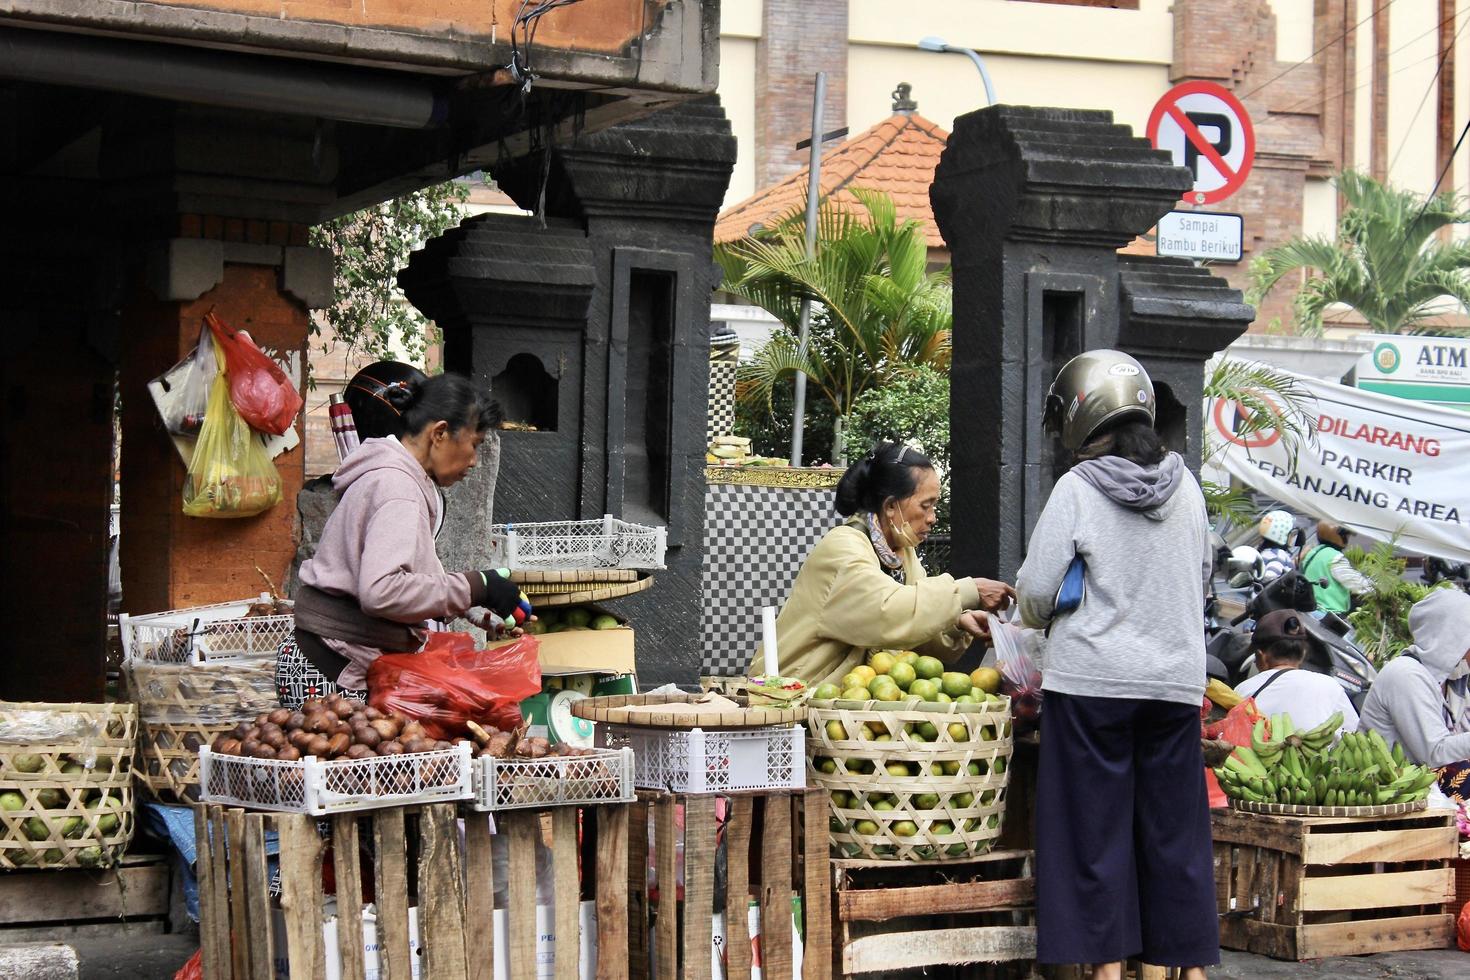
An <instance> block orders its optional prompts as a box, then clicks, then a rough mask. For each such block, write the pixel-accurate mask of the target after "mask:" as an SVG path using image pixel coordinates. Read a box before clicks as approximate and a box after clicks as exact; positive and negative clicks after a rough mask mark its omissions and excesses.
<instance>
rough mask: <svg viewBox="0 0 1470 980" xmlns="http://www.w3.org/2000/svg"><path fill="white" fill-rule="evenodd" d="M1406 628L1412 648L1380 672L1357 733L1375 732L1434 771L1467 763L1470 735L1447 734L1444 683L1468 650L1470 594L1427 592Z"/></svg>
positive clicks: (1442, 590)
mask: <svg viewBox="0 0 1470 980" xmlns="http://www.w3.org/2000/svg"><path fill="white" fill-rule="evenodd" d="M1409 629H1410V630H1411V631H1412V632H1413V634H1414V645H1413V646H1411V647H1408V648H1407V649H1405V650H1404V652H1403V653H1402V654H1400V655H1399V656H1398V657H1396V658H1395V659H1394V660H1392V661H1390V662H1389V664H1388V666H1386V667H1384V668H1383V669H1382V670H1381V671H1379V672H1378V680H1376V681H1374V682H1373V689H1372V690H1371V691H1369V692H1368V697H1367V699H1366V700H1365V701H1364V702H1363V713H1362V717H1361V719H1360V720H1359V722H1358V731H1360V732H1366V731H1367V730H1368V729H1370V728H1372V729H1375V730H1376V731H1377V732H1378V734H1380V735H1382V736H1383V740H1384V741H1386V742H1387V743H1388V745H1389V747H1390V748H1392V747H1393V745H1394V743H1395V742H1397V743H1400V744H1402V745H1403V747H1404V754H1405V755H1407V756H1408V757H1409V758H1410V759H1411V760H1412V761H1414V762H1417V763H1420V764H1421V765H1427V766H1433V767H1435V768H1438V767H1439V766H1443V765H1448V764H1449V763H1451V762H1460V761H1462V760H1465V759H1470V732H1462V733H1460V734H1455V733H1453V732H1451V731H1450V727H1449V725H1448V724H1447V723H1446V721H1445V697H1444V682H1445V681H1447V680H1448V679H1449V676H1450V674H1452V673H1453V672H1454V670H1455V667H1456V666H1457V665H1458V664H1459V663H1460V661H1462V660H1464V659H1465V654H1466V652H1470V595H1467V594H1466V593H1464V592H1461V591H1460V590H1459V589H1441V590H1439V591H1437V592H1431V593H1430V594H1429V595H1427V596H1425V597H1424V598H1423V599H1420V600H1419V601H1418V602H1416V603H1414V606H1413V608H1412V609H1410V610H1409ZM1411 655H1412V656H1411ZM1415 657H1417V658H1418V659H1417V660H1416V659H1414V658H1415Z"/></svg>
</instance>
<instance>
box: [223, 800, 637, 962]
mask: <svg viewBox="0 0 1470 980" xmlns="http://www.w3.org/2000/svg"><path fill="white" fill-rule="evenodd" d="M628 809H629V804H618V805H611V806H601V807H591V808H588V809H586V810H583V811H579V810H578V809H577V808H575V807H562V808H559V809H557V810H553V811H551V812H549V813H547V814H542V813H537V812H534V811H530V810H517V811H513V812H510V813H507V814H503V815H501V816H500V817H499V818H498V820H497V832H498V833H499V834H501V835H504V837H505V838H506V840H507V845H508V858H509V869H508V873H507V877H508V880H507V883H506V884H507V888H508V897H507V902H506V917H507V933H506V942H507V945H508V949H505V950H501V951H500V955H501V957H502V958H505V957H508V960H507V966H508V970H509V975H510V976H512V977H517V978H520V977H527V978H530V977H535V976H536V969H537V968H536V959H537V928H536V843H537V841H538V839H541V838H543V837H546V836H550V839H551V843H553V844H554V845H560V846H553V847H552V848H551V855H552V858H551V860H552V873H553V875H554V878H555V883H556V892H557V894H558V896H567V895H571V896H573V899H574V900H572V901H558V902H557V903H556V906H555V912H554V914H555V925H554V928H555V931H556V935H557V936H558V939H557V942H556V944H555V970H556V977H557V980H576V977H577V975H578V954H579V949H580V938H581V937H580V931H581V930H580V921H579V917H580V904H581V900H582V899H584V898H594V897H595V900H596V902H597V906H598V916H597V945H598V948H599V949H601V950H614V951H622V950H625V949H626V948H627V946H628V916H627V914H626V906H627V891H626V888H627V877H628V875H627V871H626V862H627V856H628V852H627V847H626V842H627V826H628ZM579 813H580V821H579ZM459 816H460V811H459V807H458V805H457V804H454V803H432V804H422V805H417V806H407V807H385V808H382V809H376V810H368V811H360V812H348V813H338V814H334V815H333V816H331V817H329V818H326V819H325V820H324V821H323V822H329V824H330V828H331V832H330V835H328V836H323V835H322V834H319V833H318V832H317V820H316V819H315V818H313V817H309V816H306V815H305V814H295V813H259V812H247V811H245V810H241V809H228V810H227V809H225V808H223V807H221V806H219V805H218V804H199V805H197V806H196V807H195V809H194V819H195V833H196V835H197V838H198V840H199V841H200V846H199V863H198V876H199V905H200V945H201V947H202V949H203V965H204V976H205V978H206V980H216V978H221V980H222V978H232V980H256V978H266V977H270V976H273V975H274V972H273V970H274V967H273V965H272V964H273V961H274V958H275V957H276V956H277V955H280V954H284V956H285V958H286V959H287V960H288V961H289V963H290V977H291V980H318V978H320V977H321V976H323V975H324V971H323V964H324V962H325V956H326V950H325V948H324V938H323V932H322V927H323V923H324V919H323V899H324V895H323V876H322V871H323V863H324V861H325V860H327V858H326V855H327V853H328V848H327V841H328V838H330V841H331V848H330V854H331V858H330V862H331V870H332V872H333V875H332V877H333V879H334V880H335V887H336V895H337V906H338V908H339V909H349V908H360V907H361V906H362V904H363V901H364V891H365V887H367V888H370V889H371V891H372V895H373V901H374V902H375V903H376V905H377V911H378V919H377V944H378V950H379V964H380V968H382V969H384V970H385V971H386V972H385V973H384V974H383V975H384V976H386V977H387V978H389V980H408V978H409V976H410V972H409V971H410V963H411V958H412V956H413V955H414V954H413V953H412V952H411V950H410V944H409V921H408V914H409V908H410V906H411V905H412V906H413V907H415V908H417V910H418V911H417V917H418V936H419V953H418V955H419V956H421V958H422V964H421V974H422V976H424V977H426V978H427V977H432V978H434V980H491V978H492V977H493V967H494V963H495V956H496V951H495V934H494V918H493V915H492V909H493V903H494V892H495V877H494V867H493V864H492V861H491V857H490V840H491V836H492V835H491V833H490V821H489V819H488V817H487V816H486V815H485V814H482V813H481V814H477V813H473V812H470V811H465V813H464V817H465V819H464V837H463V845H461V837H460V830H459V826H458V819H459ZM579 822H580V824H581V827H582V830H583V838H584V846H583V847H581V848H579V847H578V846H577V839H578V824H579ZM267 829H273V830H275V831H276V832H277V833H278V834H279V835H280V897H279V909H280V911H281V914H282V915H283V917H284V919H285V931H284V936H282V937H276V936H273V935H272V931H271V921H272V918H273V916H274V911H275V910H274V908H273V899H272V896H271V888H270V879H269V875H268V873H267V866H266V856H265V832H266V830H267ZM364 829H365V830H366V835H367V837H368V838H370V841H371V846H370V848H369V849H370V851H371V853H372V857H371V858H370V859H362V860H359V859H357V858H359V856H360V855H361V853H362V851H361V849H360V847H359V844H360V842H362V837H361V835H362V834H363V832H364ZM596 838H600V840H599V841H598V843H597V844H596V845H592V844H591V842H592V840H593V839H596ZM206 842H207V843H206ZM566 842H570V844H569V845H568V844H567V843H566ZM344 855H351V856H352V858H353V859H351V860H347V859H344ZM579 871H580V872H584V873H579ZM589 893H590V894H589ZM277 939H281V940H283V941H284V944H285V949H283V950H278V949H276V948H274V946H275V942H276V941H277ZM337 940H338V942H337V945H338V956H339V959H340V963H341V977H342V980H363V977H364V975H365V974H364V962H363V942H362V921H361V919H360V918H358V917H356V916H350V915H339V916H338V920H337ZM608 962H609V963H611V964H614V965H616V964H618V963H623V964H624V967H625V966H626V961H624V960H623V958H622V957H621V956H611V957H608ZM626 975H627V974H626V970H625V969H624V971H623V972H618V971H617V970H616V969H613V970H611V971H610V972H604V971H603V970H602V969H601V967H599V971H598V976H599V977H601V976H626Z"/></svg>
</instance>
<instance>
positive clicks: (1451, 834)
mask: <svg viewBox="0 0 1470 980" xmlns="http://www.w3.org/2000/svg"><path fill="white" fill-rule="evenodd" d="M1212 814H1213V816H1212V820H1213V823H1214V838H1215V891H1216V896H1217V901H1218V907H1219V911H1220V915H1221V918H1220V944H1221V945H1222V946H1224V947H1225V948H1226V949H1239V950H1245V951H1247V952H1251V953H1260V954H1264V955H1266V956H1271V957H1274V958H1276V959H1282V960H1307V959H1318V958H1321V957H1324V956H1343V955H1354V954H1359V953H1383V952H1389V951H1391V950H1408V949H1439V948H1444V947H1446V946H1449V945H1450V944H1451V943H1452V941H1453V938H1454V928H1455V927H1454V915H1453V914H1451V909H1450V908H1449V907H1448V904H1449V903H1451V902H1452V901H1453V899H1454V891H1455V880H1454V870H1453V868H1451V867H1450V863H1449V862H1450V859H1451V858H1453V857H1454V856H1455V854H1456V848H1457V834H1456V831H1455V825H1454V817H1453V815H1452V814H1451V813H1450V812H1449V811H1445V810H1426V811H1422V812H1420V813H1413V814H1405V815H1402V816H1396V817H1367V818H1353V817H1347V818H1343V817H1291V816H1274V815H1273V816H1266V815H1263V814H1254V813H1242V812H1240V811H1236V810H1215V811H1212Z"/></svg>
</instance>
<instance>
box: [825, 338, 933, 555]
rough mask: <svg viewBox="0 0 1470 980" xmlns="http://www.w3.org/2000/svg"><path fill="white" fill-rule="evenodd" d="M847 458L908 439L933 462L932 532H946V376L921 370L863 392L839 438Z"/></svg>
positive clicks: (924, 366) (922, 368)
mask: <svg viewBox="0 0 1470 980" xmlns="http://www.w3.org/2000/svg"><path fill="white" fill-rule="evenodd" d="M845 438H846V440H847V456H848V458H849V459H853V458H857V457H860V456H863V455H866V454H867V452H868V451H869V450H870V449H872V448H873V446H874V445H875V444H876V443H878V442H881V441H883V440H885V439H896V440H898V441H900V442H907V441H909V440H913V441H915V442H917V443H918V446H919V448H920V449H921V450H923V452H924V455H926V456H928V457H929V458H930V459H932V460H933V461H934V466H935V469H936V470H937V471H938V473H939V482H940V487H941V494H940V498H939V507H938V512H939V520H938V522H937V523H936V524H935V526H934V533H936V534H948V533H949V469H950V467H949V460H950V457H949V375H948V374H946V373H944V372H943V371H936V370H935V369H934V368H932V367H928V366H927V365H921V366H919V367H918V368H915V369H914V370H913V371H912V372H911V373H909V374H905V375H900V376H898V377H896V378H894V379H893V380H892V381H889V382H888V383H886V384H884V385H883V386H882V387H881V388H869V389H868V390H867V391H865V392H863V394H862V395H861V396H860V397H859V398H858V399H857V401H856V402H855V403H854V404H853V407H852V416H851V418H850V425H849V428H848V429H847V431H846V433H845Z"/></svg>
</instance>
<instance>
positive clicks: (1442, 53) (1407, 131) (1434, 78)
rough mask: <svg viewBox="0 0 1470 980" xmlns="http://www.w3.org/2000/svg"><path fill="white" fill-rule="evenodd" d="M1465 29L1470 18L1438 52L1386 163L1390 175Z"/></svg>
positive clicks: (1468, 25)
mask: <svg viewBox="0 0 1470 980" xmlns="http://www.w3.org/2000/svg"><path fill="white" fill-rule="evenodd" d="M1466 27H1470V18H1466V20H1465V23H1463V24H1461V25H1460V29H1459V30H1457V31H1455V36H1454V37H1452V38H1450V46H1449V48H1448V49H1445V48H1441V49H1440V50H1439V52H1438V56H1439V64H1438V65H1436V66H1435V68H1434V74H1433V75H1431V76H1430V78H1429V85H1428V86H1427V87H1426V88H1425V89H1424V95H1423V97H1421V98H1420V99H1419V105H1418V107H1417V108H1415V109H1414V114H1413V115H1412V116H1410V117H1409V124H1408V125H1407V126H1405V127H1404V138H1403V140H1401V141H1400V142H1399V148H1398V149H1397V150H1395V151H1394V154H1393V158H1392V159H1390V160H1389V161H1388V169H1389V172H1390V173H1392V172H1393V168H1394V165H1395V164H1397V163H1398V162H1399V156H1400V155H1402V154H1403V152H1404V148H1405V147H1406V146H1408V145H1409V137H1410V136H1411V135H1412V134H1413V131H1414V124H1415V123H1416V122H1418V121H1419V113H1421V112H1423V111H1424V104H1425V103H1426V102H1428V101H1429V94H1430V93H1431V92H1433V91H1434V86H1435V83H1436V82H1438V81H1439V76H1440V74H1441V73H1442V72H1443V71H1444V66H1445V62H1446V60H1448V59H1447V56H1448V55H1450V54H1453V53H1454V47H1455V42H1456V41H1457V40H1459V38H1460V35H1461V34H1463V33H1465V28H1466Z"/></svg>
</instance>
